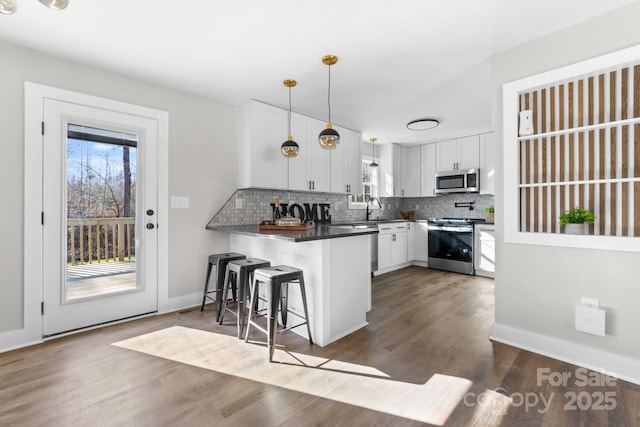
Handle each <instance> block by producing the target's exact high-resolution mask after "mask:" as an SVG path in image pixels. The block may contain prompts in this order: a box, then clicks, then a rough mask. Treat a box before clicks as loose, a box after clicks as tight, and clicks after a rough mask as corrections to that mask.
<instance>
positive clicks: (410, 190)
mask: <svg viewBox="0 0 640 427" xmlns="http://www.w3.org/2000/svg"><path fill="white" fill-rule="evenodd" d="M392 151H393V154H392V155H393V195H394V196H396V197H419V196H420V146H419V145H418V146H415V147H405V146H402V145H398V144H393V150H392Z"/></svg>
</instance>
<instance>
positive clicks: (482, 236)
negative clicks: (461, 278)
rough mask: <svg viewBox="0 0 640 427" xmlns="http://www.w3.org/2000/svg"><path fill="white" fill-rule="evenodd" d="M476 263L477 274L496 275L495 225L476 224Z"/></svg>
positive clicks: (474, 251)
mask: <svg viewBox="0 0 640 427" xmlns="http://www.w3.org/2000/svg"><path fill="white" fill-rule="evenodd" d="M474 240H475V241H474V243H473V253H474V256H473V257H474V260H473V261H474V264H475V269H476V275H478V276H486V277H495V272H496V239H495V226H494V225H489V224H476V225H475V230H474Z"/></svg>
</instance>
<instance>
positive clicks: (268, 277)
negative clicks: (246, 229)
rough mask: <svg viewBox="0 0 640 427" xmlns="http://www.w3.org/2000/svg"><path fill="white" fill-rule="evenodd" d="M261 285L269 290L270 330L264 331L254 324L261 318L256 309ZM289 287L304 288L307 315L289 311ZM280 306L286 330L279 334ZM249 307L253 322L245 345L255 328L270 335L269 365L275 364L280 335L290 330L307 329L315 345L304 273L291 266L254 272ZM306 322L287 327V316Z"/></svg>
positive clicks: (304, 307)
mask: <svg viewBox="0 0 640 427" xmlns="http://www.w3.org/2000/svg"><path fill="white" fill-rule="evenodd" d="M261 283H264V284H266V286H267V298H266V303H267V318H268V319H267V329H266V330H265V329H263V328H261V327H260V326H259V325H258V324H257V323H255V322H254V320H253V319H254V317H255V316H256V315H257V313H256V311H255V310H254V308H255V307H256V304H257V302H258V298H259V297H258V291H259V290H258V287H259V285H260V284H261ZM289 283H298V284H299V285H300V295H301V297H302V307H303V309H304V315H301V314H299V313H296V312H294V311H290V310H289V308H288V301H287V300H288V291H289ZM279 306H280V311H281V316H282V326H283V329H281V330H280V331H278V320H277V318H278V307H279ZM249 307H250V308H251V310H250V311H249V319H248V322H247V333H246V335H245V339H244V340H245V342H247V341H248V340H249V331H250V328H251V327H252V326H253V327H255V328H256V329H258V330H260V331H262V332H263V333H265V334H266V335H267V349H268V351H269V362H271V361H273V353H274V350H275V342H276V333H278V332H283V331H286V330H289V329H293V328H297V327H299V326H303V325H306V326H307V333H308V336H309V344H310V345H313V339H312V337H311V326H310V324H309V310H308V308H307V294H306V291H305V285H304V274H303V272H302V270H300V269H298V268H294V267H290V266H287V265H277V266H274V267H268V268H259V269H256V270H255V271H254V272H253V284H252V289H251V302H250V305H249ZM288 312H290V313H291V314H293V315H295V316H298V317H300V318H304V322H302V323H300V324H297V325H293V326H287V313H288Z"/></svg>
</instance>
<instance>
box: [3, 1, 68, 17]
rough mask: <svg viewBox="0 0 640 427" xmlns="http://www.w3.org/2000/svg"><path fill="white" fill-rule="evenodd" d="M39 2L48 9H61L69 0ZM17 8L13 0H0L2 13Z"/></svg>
mask: <svg viewBox="0 0 640 427" xmlns="http://www.w3.org/2000/svg"><path fill="white" fill-rule="evenodd" d="M40 3H42V4H43V5H45V6H47V7H48V8H49V9H54V10H61V9H64V8H66V7H67V6H68V5H69V0H40ZM16 10H18V6H17V5H16V3H15V1H14V0H0V13H2V14H4V15H11V14H12V13H15V12H16Z"/></svg>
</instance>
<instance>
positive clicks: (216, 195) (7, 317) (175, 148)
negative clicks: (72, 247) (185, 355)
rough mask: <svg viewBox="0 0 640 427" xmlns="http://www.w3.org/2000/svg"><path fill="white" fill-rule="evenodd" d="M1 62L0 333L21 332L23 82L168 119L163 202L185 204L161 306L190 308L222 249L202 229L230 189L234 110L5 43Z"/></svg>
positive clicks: (172, 218)
mask: <svg viewBox="0 0 640 427" xmlns="http://www.w3.org/2000/svg"><path fill="white" fill-rule="evenodd" d="M0 58H2V66H1V67H0V117H1V118H2V121H1V125H0V143H1V144H2V152H1V153H2V154H1V155H0V191H1V193H0V197H1V198H0V200H2V202H1V203H2V204H1V209H0V221H1V222H0V223H1V224H2V227H0V229H1V232H0V233H1V235H0V333H3V332H7V331H15V330H20V329H21V328H22V327H23V290H24V283H23V252H24V245H23V217H24V210H23V204H24V194H23V192H24V189H23V188H24V166H23V165H24V148H23V144H24V143H23V141H24V95H23V91H24V82H25V81H31V82H34V83H40V84H44V85H48V86H54V87H58V88H62V89H67V90H72V91H76V92H81V93H85V94H89V95H95V96H100V97H103V98H109V99H113V100H118V101H123V102H128V103H132V104H137V105H142V106H146V107H150V108H155V109H159V110H163V111H167V112H168V113H169V174H168V175H169V196H172V195H174V196H176V195H177V196H189V198H190V204H189V209H173V210H171V211H170V212H169V224H168V226H169V227H170V228H169V253H168V258H169V277H168V282H169V295H164V296H160V298H164V299H165V300H166V299H167V298H168V299H169V301H168V304H165V307H171V306H174V307H176V308H177V307H180V306H184V305H188V304H193V303H194V302H197V301H198V299H199V296H201V295H202V287H203V282H204V275H205V271H206V270H205V269H206V263H207V256H208V254H210V253H215V252H222V251H226V250H228V245H229V239H228V236H227V235H226V234H219V233H216V232H212V231H207V230H205V228H204V227H205V225H206V224H207V222H208V221H209V219H210V218H211V217H212V216H213V214H214V213H215V212H217V211H218V209H219V208H220V207H221V206H222V205H223V204H224V202H225V201H226V200H227V199H228V198H229V197H230V196H231V195H232V194H233V192H234V191H235V189H236V187H237V178H236V177H237V173H236V164H237V161H236V157H237V150H236V142H235V141H236V139H237V136H236V133H237V131H236V109H235V107H233V106H230V105H226V104H222V103H219V102H215V101H212V100H208V99H205V98H202V97H199V96H195V95H191V94H187V93H184V92H180V91H176V90H173V89H169V88H166V87H161V86H158V85H155V84H152V83H148V82H144V81H140V80H136V79H131V78H127V77H123V76H121V75H117V74H114V73H111V72H108V71H105V70H101V69H97V68H93V67H89V66H85V65H82V64H79V63H75V62H71V61H67V60H64V59H61V58H58V57H54V56H51V55H46V54H42V53H39V52H36V51H33V50H30V49H25V48H22V47H19V46H16V45H13V44H9V43H4V42H0ZM168 60H169V59H168ZM160 226H162V224H160ZM165 226H166V225H165ZM172 301H173V303H172ZM0 339H1V337H0ZM2 347H3V346H2V342H0V350H2Z"/></svg>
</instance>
